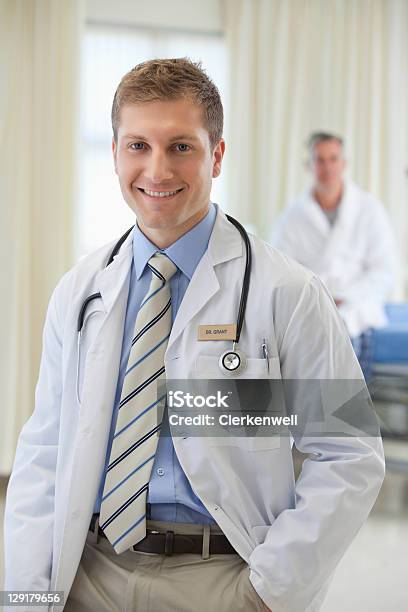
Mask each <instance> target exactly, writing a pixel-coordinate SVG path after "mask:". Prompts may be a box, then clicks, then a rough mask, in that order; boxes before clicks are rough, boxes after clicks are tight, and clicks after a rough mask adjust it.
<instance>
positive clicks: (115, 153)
mask: <svg viewBox="0 0 408 612" xmlns="http://www.w3.org/2000/svg"><path fill="white" fill-rule="evenodd" d="M117 150H118V148H117V145H116V142H115V139H114V138H112V155H113V164H114V166H115V173H116V174H117V173H118V161H117Z"/></svg>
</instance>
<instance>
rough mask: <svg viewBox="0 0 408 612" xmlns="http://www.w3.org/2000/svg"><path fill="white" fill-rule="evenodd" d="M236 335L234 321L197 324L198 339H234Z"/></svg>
mask: <svg viewBox="0 0 408 612" xmlns="http://www.w3.org/2000/svg"><path fill="white" fill-rule="evenodd" d="M236 335H237V324H236V323H228V324H227V325H199V326H198V340H235V337H236Z"/></svg>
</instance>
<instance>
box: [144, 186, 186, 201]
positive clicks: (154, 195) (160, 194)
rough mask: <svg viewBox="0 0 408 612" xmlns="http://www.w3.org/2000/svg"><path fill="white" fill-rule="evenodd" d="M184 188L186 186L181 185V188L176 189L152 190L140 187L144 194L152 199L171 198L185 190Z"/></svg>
mask: <svg viewBox="0 0 408 612" xmlns="http://www.w3.org/2000/svg"><path fill="white" fill-rule="evenodd" d="M183 189H184V187H181V189H175V190H173V191H151V190H150V189H142V188H141V187H138V190H139V191H140V192H141V193H143V195H145V196H147V197H148V198H151V199H152V200H170V199H171V198H174V197H175V196H177V195H178V194H179V193H180V192H181V191H183Z"/></svg>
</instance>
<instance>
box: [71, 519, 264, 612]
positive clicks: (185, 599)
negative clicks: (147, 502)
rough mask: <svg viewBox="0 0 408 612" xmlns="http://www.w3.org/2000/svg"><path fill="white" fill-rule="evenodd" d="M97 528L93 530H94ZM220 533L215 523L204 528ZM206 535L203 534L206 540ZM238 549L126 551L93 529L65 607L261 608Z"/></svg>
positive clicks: (185, 526) (87, 611)
mask: <svg viewBox="0 0 408 612" xmlns="http://www.w3.org/2000/svg"><path fill="white" fill-rule="evenodd" d="M147 529H155V530H157V531H166V530H167V529H169V530H170V529H171V530H172V531H174V532H175V533H186V534H192V533H201V534H202V533H203V526H202V525H193V524H190V523H170V522H165V521H151V520H148V521H147ZM96 531H97V530H96ZM204 531H205V535H206V536H207V538H208V535H209V532H210V531H211V533H222V531H221V530H220V528H219V527H218V525H214V526H213V525H211V526H205V527H204ZM207 538H205V539H207ZM263 609H264V608H263V605H262V600H261V598H260V596H259V595H258V593H257V592H256V590H255V589H254V587H253V586H252V583H251V582H250V580H249V567H248V565H247V563H246V562H245V561H244V560H243V559H242V558H241V557H240V556H239V555H238V554H214V555H210V556H209V555H208V548H207V550H205V547H204V550H203V553H202V554H197V553H194V554H193V553H186V554H174V555H171V556H166V555H164V554H156V553H144V552H133V551H131V550H126V551H125V552H123V553H121V554H120V555H118V554H116V552H115V550H114V549H113V547H112V545H111V544H110V542H109V540H107V539H106V538H101V537H100V536H97V535H96V534H94V533H92V532H91V531H90V532H89V533H88V536H87V540H86V543H85V546H84V550H83V553H82V557H81V561H80V564H79V567H78V570H77V573H76V576H75V579H74V582H73V585H72V588H71V591H70V593H69V596H68V599H67V602H66V604H65V607H64V612H208V611H209V610H217V612H251V611H254V612H262V611H263Z"/></svg>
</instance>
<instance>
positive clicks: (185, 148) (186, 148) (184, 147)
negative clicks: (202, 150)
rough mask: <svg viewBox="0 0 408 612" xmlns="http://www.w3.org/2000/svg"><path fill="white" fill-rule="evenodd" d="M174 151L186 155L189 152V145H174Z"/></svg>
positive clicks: (181, 143)
mask: <svg viewBox="0 0 408 612" xmlns="http://www.w3.org/2000/svg"><path fill="white" fill-rule="evenodd" d="M176 149H177V151H180V153H186V152H187V151H189V150H190V145H188V144H184V143H183V142H180V143H179V144H176Z"/></svg>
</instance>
